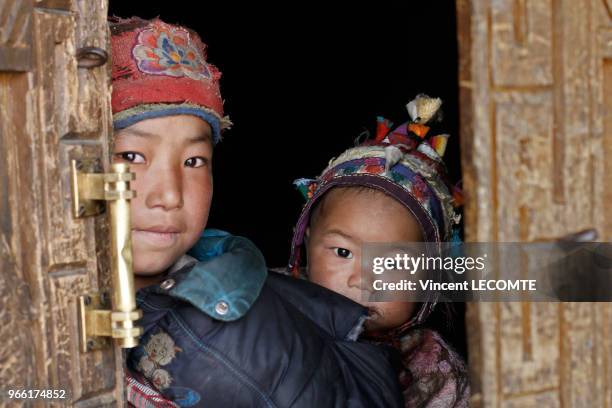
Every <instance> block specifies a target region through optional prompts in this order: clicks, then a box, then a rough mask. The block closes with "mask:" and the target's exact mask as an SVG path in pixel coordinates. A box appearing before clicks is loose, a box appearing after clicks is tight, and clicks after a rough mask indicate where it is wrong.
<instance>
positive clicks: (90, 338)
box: [71, 160, 142, 352]
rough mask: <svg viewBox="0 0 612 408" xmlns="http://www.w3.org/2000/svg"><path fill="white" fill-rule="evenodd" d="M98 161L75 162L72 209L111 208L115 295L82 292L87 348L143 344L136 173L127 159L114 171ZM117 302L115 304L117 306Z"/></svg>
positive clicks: (78, 212)
mask: <svg viewBox="0 0 612 408" xmlns="http://www.w3.org/2000/svg"><path fill="white" fill-rule="evenodd" d="M100 167H101V166H100V164H99V161H97V160H72V162H71V184H72V209H73V215H74V217H75V218H83V217H87V216H92V215H97V214H100V213H101V212H103V211H104V209H105V207H106V206H108V210H109V211H108V215H109V217H110V220H109V221H110V228H109V230H110V237H109V238H110V250H111V254H110V256H111V284H112V291H111V292H110V293H111V296H110V299H109V296H108V295H107V294H106V292H102V293H101V294H98V293H92V294H87V295H84V296H80V297H79V299H78V303H79V304H78V307H79V323H80V330H81V351H83V352H87V351H91V350H96V349H100V348H104V347H107V346H109V345H110V339H111V338H113V339H115V340H116V342H117V343H118V345H119V346H120V347H124V348H130V347H135V346H136V345H137V344H138V337H139V336H140V335H141V334H142V329H141V328H140V327H137V326H135V322H136V321H137V320H138V319H140V317H141V316H142V312H141V311H140V310H138V309H137V308H136V296H135V290H134V274H133V269H132V237H131V233H132V230H131V222H130V201H129V200H131V199H132V198H134V197H135V196H136V192H135V191H133V190H130V181H132V180H134V178H135V177H134V173H130V171H129V166H128V165H126V164H123V163H119V164H112V165H111V167H112V172H111V173H99V171H100V170H101V169H100ZM111 304H112V308H111Z"/></svg>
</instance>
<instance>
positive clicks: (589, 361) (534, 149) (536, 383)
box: [457, 0, 612, 407]
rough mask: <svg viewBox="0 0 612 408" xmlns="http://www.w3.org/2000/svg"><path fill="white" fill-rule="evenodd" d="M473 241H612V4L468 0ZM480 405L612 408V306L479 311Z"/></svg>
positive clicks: (472, 323) (473, 311)
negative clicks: (587, 234)
mask: <svg viewBox="0 0 612 408" xmlns="http://www.w3.org/2000/svg"><path fill="white" fill-rule="evenodd" d="M457 11H458V30H459V44H460V68H459V72H460V109H461V148H462V167H463V177H464V186H465V190H466V196H467V197H466V207H465V218H464V220H465V227H466V239H467V240H468V241H480V242H495V241H534V240H539V239H542V238H554V237H560V236H563V235H565V234H569V233H573V232H576V231H580V230H583V229H586V228H595V229H596V230H597V231H598V233H599V239H600V240H601V241H610V240H612V188H611V187H612V1H610V0H495V1H491V0H458V1H457ZM466 319H467V332H468V347H469V365H470V371H471V381H472V391H473V396H472V405H473V406H475V407H480V406H482V407H612V340H611V338H610V335H611V334H612V304H610V303H599V304H597V303H506V304H499V303H497V304H495V303H480V304H476V303H475V304H469V305H468V307H467V316H466Z"/></svg>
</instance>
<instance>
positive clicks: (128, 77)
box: [110, 17, 231, 143]
mask: <svg viewBox="0 0 612 408" xmlns="http://www.w3.org/2000/svg"><path fill="white" fill-rule="evenodd" d="M110 23H111V24H110V28H111V35H112V36H111V48H112V59H113V66H112V81H113V93H112V108H113V125H114V128H115V129H123V128H125V127H128V126H130V125H132V124H134V123H136V122H138V121H141V120H144V119H151V118H157V117H161V116H170V115H194V116H198V117H200V118H202V119H203V120H205V121H206V122H208V123H209V124H210V126H211V128H212V130H213V141H214V143H216V142H217V141H218V140H219V139H220V137H221V131H222V130H223V129H225V128H227V127H229V126H230V125H231V122H230V121H229V118H227V117H224V116H223V99H222V98H221V92H220V90H219V79H220V78H221V72H220V71H219V70H218V69H217V68H216V67H215V66H214V65H212V64H209V63H208V62H206V44H204V43H203V42H202V40H201V39H200V38H199V36H198V35H197V34H196V33H195V32H194V31H191V30H189V29H186V28H184V27H180V26H177V25H171V24H167V23H164V22H163V21H161V20H159V19H154V20H150V21H149V20H143V19H141V18H138V17H133V18H129V19H121V18H116V17H114V18H112V19H111V20H110Z"/></svg>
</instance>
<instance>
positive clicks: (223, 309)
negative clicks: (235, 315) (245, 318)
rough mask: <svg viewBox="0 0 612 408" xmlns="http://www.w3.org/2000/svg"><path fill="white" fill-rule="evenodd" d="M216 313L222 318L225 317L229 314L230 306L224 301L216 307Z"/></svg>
mask: <svg viewBox="0 0 612 408" xmlns="http://www.w3.org/2000/svg"><path fill="white" fill-rule="evenodd" d="M215 312H217V314H220V315H221V316H225V315H226V314H227V312H229V305H228V304H227V303H226V302H224V301H220V302H219V303H217V304H216V305H215Z"/></svg>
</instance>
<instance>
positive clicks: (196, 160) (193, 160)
mask: <svg viewBox="0 0 612 408" xmlns="http://www.w3.org/2000/svg"><path fill="white" fill-rule="evenodd" d="M207 163H208V160H207V159H205V158H204V157H200V156H198V157H190V158H188V159H187V160H185V166H187V167H202V166H205V165H206V164H207Z"/></svg>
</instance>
